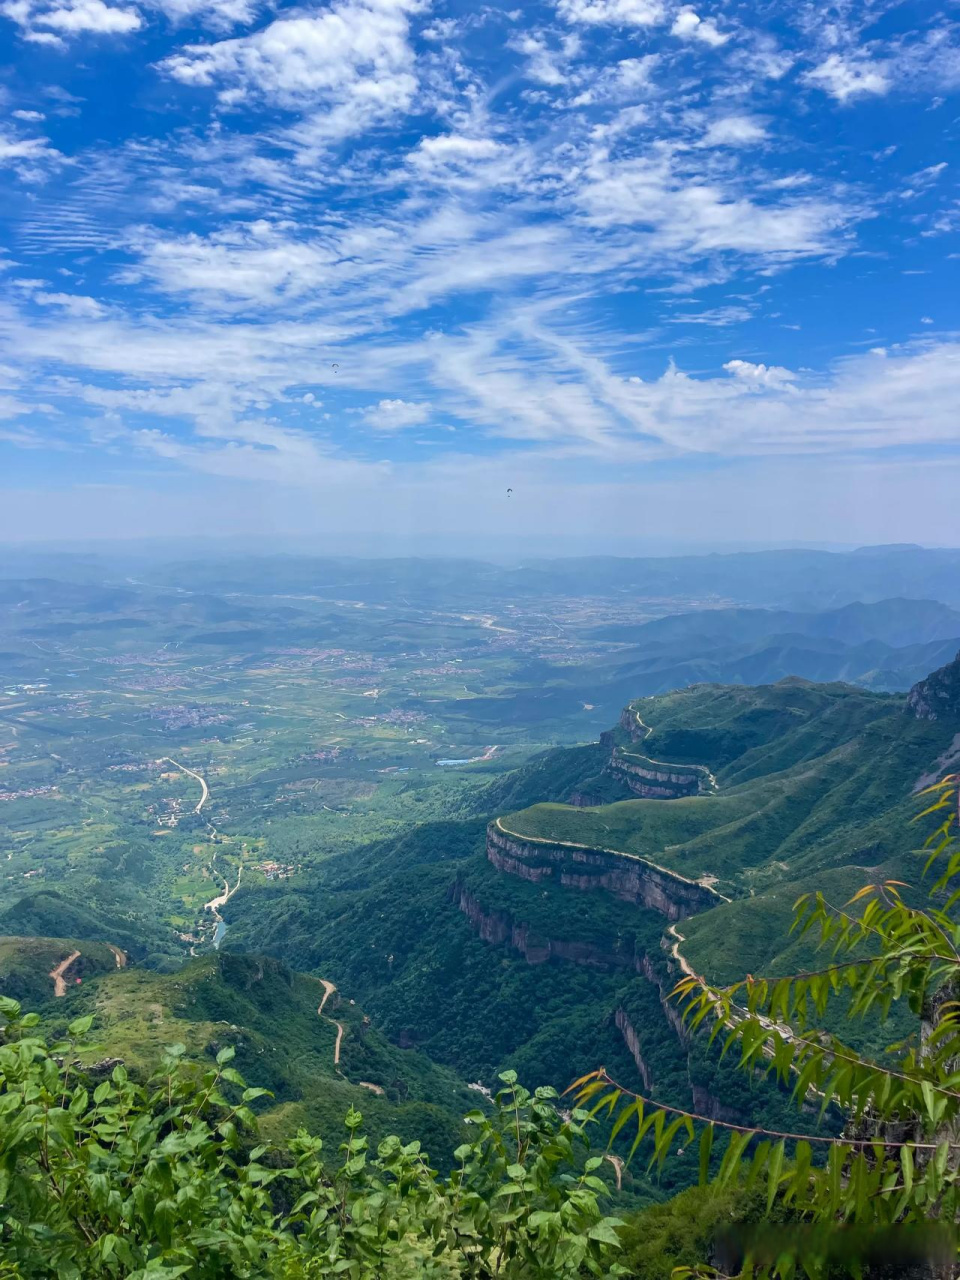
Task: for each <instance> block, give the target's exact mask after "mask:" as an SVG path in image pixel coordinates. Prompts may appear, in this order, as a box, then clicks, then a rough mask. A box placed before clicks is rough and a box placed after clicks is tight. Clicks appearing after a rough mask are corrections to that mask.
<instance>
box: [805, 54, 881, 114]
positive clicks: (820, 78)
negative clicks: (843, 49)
mask: <svg viewBox="0 0 960 1280" xmlns="http://www.w3.org/2000/svg"><path fill="white" fill-rule="evenodd" d="M801 78H802V79H803V80H804V81H806V83H807V84H812V85H815V86H816V87H817V88H818V89H822V90H823V91H824V93H829V94H830V96H831V97H833V98H836V99H837V101H838V102H847V101H848V100H849V99H850V98H857V97H860V96H862V95H870V94H884V93H886V92H887V90H888V89H889V88H890V79H889V77H888V75H887V72H886V71H885V70H884V68H883V67H881V66H879V65H878V64H876V63H872V62H868V61H865V60H864V59H861V58H856V57H853V58H845V57H843V56H842V55H841V54H839V53H831V54H830V55H829V57H827V58H826V59H825V60H824V61H823V62H821V63H820V64H819V65H818V66H816V67H814V68H813V69H812V70H811V71H806V72H804V74H803V76H802V77H801Z"/></svg>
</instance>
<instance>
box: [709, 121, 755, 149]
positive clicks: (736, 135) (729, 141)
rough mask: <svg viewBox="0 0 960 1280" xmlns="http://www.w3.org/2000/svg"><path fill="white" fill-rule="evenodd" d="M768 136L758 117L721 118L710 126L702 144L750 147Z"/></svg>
mask: <svg viewBox="0 0 960 1280" xmlns="http://www.w3.org/2000/svg"><path fill="white" fill-rule="evenodd" d="M766 136H767V130H766V128H765V127H764V125H763V122H762V121H760V120H758V119H757V118H756V116H745V115H732V116H721V117H720V119H719V120H713V121H712V122H711V123H710V124H709V125H708V127H707V130H706V132H705V133H704V135H703V138H702V140H701V142H702V145H703V146H705V147H749V146H751V145H752V144H753V143H754V142H762V141H763V139H764V138H765V137H766Z"/></svg>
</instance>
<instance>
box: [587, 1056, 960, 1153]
mask: <svg viewBox="0 0 960 1280" xmlns="http://www.w3.org/2000/svg"><path fill="white" fill-rule="evenodd" d="M594 1079H596V1080H602V1081H603V1082H604V1084H608V1085H610V1087H611V1088H613V1089H616V1090H618V1092H620V1093H622V1094H624V1095H625V1096H626V1097H628V1098H635V1099H636V1100H637V1101H638V1102H643V1103H645V1104H646V1105H647V1106H651V1107H655V1108H656V1109H657V1110H658V1111H668V1112H669V1113H670V1114H671V1115H675V1116H683V1117H684V1119H686V1120H697V1121H699V1122H700V1123H701V1124H709V1125H713V1126H715V1127H716V1128H718V1129H732V1130H733V1132H734V1133H754V1134H756V1135H757V1136H758V1137H764V1138H783V1139H785V1140H788V1141H791V1142H821V1143H826V1144H827V1145H829V1146H833V1147H894V1148H897V1149H899V1148H901V1147H909V1148H910V1149H911V1150H913V1151H937V1150H939V1148H940V1147H941V1146H943V1145H944V1144H943V1143H940V1142H886V1141H885V1140H884V1139H883V1138H827V1137H825V1136H824V1135H823V1134H815V1133H784V1132H781V1130H779V1129H761V1128H758V1127H757V1126H756V1125H745V1124H730V1123H729V1122H728V1121H726V1120H712V1119H711V1118H710V1117H709V1116H701V1115H699V1114H698V1113H697V1112H696V1111H683V1110H682V1109H681V1108H680V1107H670V1106H668V1105H667V1104H666V1103H665V1102H657V1101H655V1100H654V1099H653V1098H645V1097H644V1096H643V1094H642V1093H634V1092H633V1090H632V1089H625V1088H624V1087H623V1085H620V1084H617V1082H616V1080H614V1079H613V1078H612V1076H608V1075H607V1073H606V1071H603V1070H600V1071H598V1072H596V1074H595V1076H594ZM567 1092H568V1093H569V1092H570V1091H569V1090H567ZM946 1145H947V1146H948V1147H949V1148H950V1150H951V1151H960V1142H949V1143H947V1144H946Z"/></svg>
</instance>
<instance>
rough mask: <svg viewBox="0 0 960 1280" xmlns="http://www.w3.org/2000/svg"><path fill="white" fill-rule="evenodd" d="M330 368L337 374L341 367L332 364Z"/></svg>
mask: <svg viewBox="0 0 960 1280" xmlns="http://www.w3.org/2000/svg"><path fill="white" fill-rule="evenodd" d="M330 368H331V369H332V370H333V372H334V373H336V372H337V370H338V369H339V368H340V366H339V365H338V364H332V365H331V366H330Z"/></svg>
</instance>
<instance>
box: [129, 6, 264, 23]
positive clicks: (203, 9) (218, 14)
mask: <svg viewBox="0 0 960 1280" xmlns="http://www.w3.org/2000/svg"><path fill="white" fill-rule="evenodd" d="M145 3H148V4H151V5H152V6H154V7H156V8H158V9H160V10H161V12H162V13H163V14H164V15H165V16H166V17H167V18H169V19H170V21H171V22H175V23H181V22H189V21H191V20H195V21H199V22H201V23H202V24H203V25H204V26H206V27H210V28H212V29H213V30H214V31H226V30H229V28H230V27H235V26H243V25H245V24H246V23H248V22H252V21H253V20H254V18H255V17H256V16H257V14H258V13H259V12H260V10H261V8H262V7H263V3H262V0H145Z"/></svg>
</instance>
